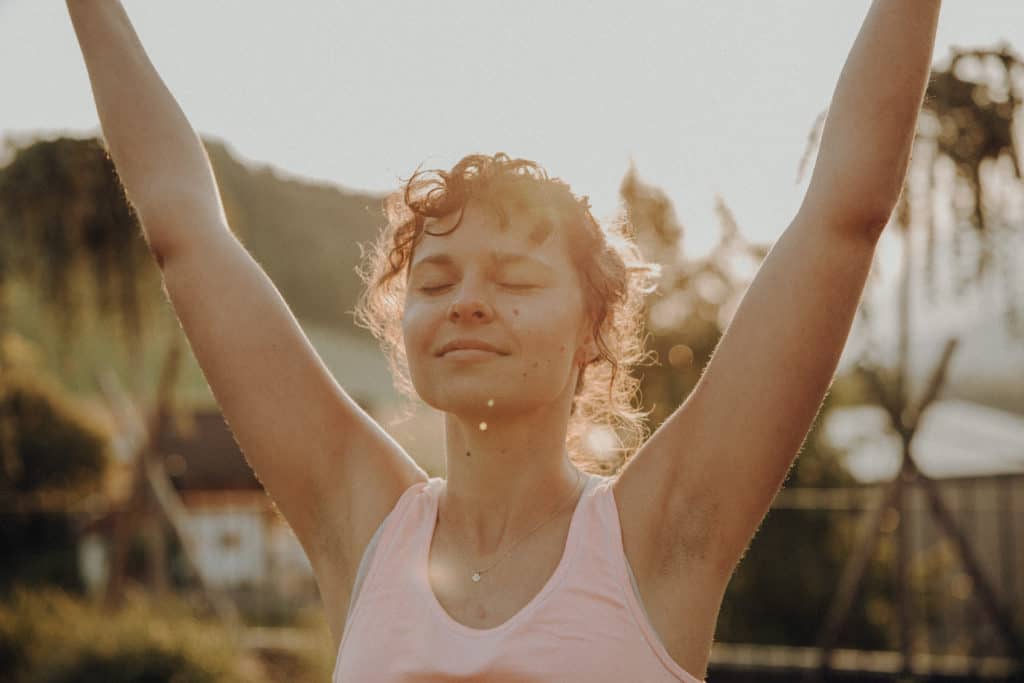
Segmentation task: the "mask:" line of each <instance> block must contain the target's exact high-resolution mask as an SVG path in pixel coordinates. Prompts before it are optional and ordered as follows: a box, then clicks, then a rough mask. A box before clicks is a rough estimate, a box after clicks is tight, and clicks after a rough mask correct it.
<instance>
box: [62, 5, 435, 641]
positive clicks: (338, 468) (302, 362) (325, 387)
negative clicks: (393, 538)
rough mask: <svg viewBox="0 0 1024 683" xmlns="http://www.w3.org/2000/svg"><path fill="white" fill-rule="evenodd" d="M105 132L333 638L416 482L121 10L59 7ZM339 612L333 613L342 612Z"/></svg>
mask: <svg viewBox="0 0 1024 683" xmlns="http://www.w3.org/2000/svg"><path fill="white" fill-rule="evenodd" d="M67 4H68V9H69V11H70V13H71V19H72V21H73V23H74V27H75V32H76V34H77V36H78V40H79V42H80V44H81V48H82V54H83V56H84V57H85V63H86V66H87V68H88V71H89V78H90V80H91V82H92V88H93V94H94V97H95V100H96V107H97V110H98V112H99V116H100V122H101V125H102V128H103V134H104V137H105V138H106V141H107V146H108V150H109V152H110V155H111V157H112V158H113V161H114V165H115V167H116V168H117V171H118V174H119V176H120V179H121V182H122V184H123V185H124V186H125V191H126V194H127V195H128V198H129V201H131V202H132V203H133V204H134V205H135V209H136V213H137V214H138V216H139V218H140V220H141V222H142V225H143V230H144V231H145V233H146V236H147V240H148V242H149V245H150V248H151V250H153V253H154V256H155V257H156V258H157V261H158V263H159V264H160V269H161V273H162V275H163V281H164V288H165V290H166V292H167V295H168V298H169V299H170V301H171V304H172V306H173V308H174V312H175V314H176V315H177V316H178V319H179V320H180V322H181V325H182V328H183V329H184V330H185V334H186V336H187V337H188V341H189V346H190V347H191V349H192V351H193V353H194V355H195V357H196V360H197V361H198V362H199V366H200V368H201V369H202V371H203V375H204V376H205V378H206V381H207V383H208V384H209V385H210V388H211V390H212V391H213V394H214V397H215V398H216V400H217V404H218V405H219V406H220V408H221V411H222V412H223V414H224V417H225V418H226V420H227V423H228V425H229V426H230V428H231V432H232V434H233V435H234V437H235V439H236V441H237V442H238V444H239V446H240V447H241V449H242V452H243V453H244V454H245V457H246V459H247V461H248V462H249V464H250V465H251V466H252V468H253V470H255V472H256V474H257V476H258V477H259V479H260V481H261V482H262V483H263V485H264V487H265V488H266V489H267V492H268V493H269V494H270V496H271V498H272V499H273V500H274V502H275V503H277V506H278V508H279V509H280V510H281V512H282V513H283V514H284V516H285V518H286V519H287V520H288V522H289V524H290V525H291V527H292V529H293V530H294V531H295V534H296V536H297V537H298V539H299V541H300V542H302V545H303V547H304V548H305V549H306V553H307V555H308V556H309V558H310V560H311V561H312V562H313V564H314V568H316V567H317V565H318V562H319V563H320V564H322V565H323V566H324V567H326V570H325V571H324V572H319V571H318V574H317V580H318V582H319V583H320V589H321V593H322V594H323V596H324V599H325V601H329V602H330V604H333V605H341V606H342V607H340V608H339V609H337V610H334V611H331V610H329V617H330V618H331V621H332V623H331V626H332V630H334V631H335V632H336V633H337V632H338V630H339V629H340V626H341V625H340V619H341V618H342V617H344V605H347V601H348V597H347V595H346V591H348V590H350V589H351V579H352V578H353V576H352V573H354V571H355V568H356V567H357V566H358V563H359V559H360V556H361V554H362V549H363V548H364V547H365V546H366V543H367V542H368V541H369V540H370V537H371V536H372V535H373V532H374V531H375V530H376V528H377V526H378V524H380V522H381V520H382V519H383V518H384V517H385V516H386V515H387V513H388V512H390V510H391V508H392V507H393V506H394V504H395V502H396V501H397V499H398V497H399V496H400V495H401V493H402V492H403V491H404V490H405V489H406V488H407V487H409V486H410V485H412V484H413V483H416V482H417V481H425V480H426V474H425V473H424V472H423V470H422V469H420V467H419V466H418V465H417V464H416V463H415V461H414V460H412V459H411V458H410V457H409V456H408V455H407V454H406V453H405V451H403V450H402V449H401V448H400V447H399V446H398V444H396V443H395V442H394V441H393V440H392V439H391V437H390V436H389V435H388V434H387V433H386V432H384V431H383V430H382V429H381V428H380V426H379V425H378V424H377V423H376V422H375V421H374V420H373V419H372V418H371V417H370V416H369V415H367V414H366V413H365V412H364V411H363V410H362V409H361V408H360V407H359V406H358V405H357V404H356V403H355V402H354V401H353V400H352V399H351V398H350V397H349V396H348V395H347V394H346V393H345V392H344V391H343V390H342V388H341V387H340V386H339V385H338V384H337V382H336V381H335V380H334V378H333V377H332V376H331V374H330V372H329V371H328V370H327V368H326V367H325V366H324V364H323V362H322V361H321V360H320V358H319V356H318V355H317V353H316V351H315V350H314V348H313V346H312V345H311V344H310V342H309V340H308V339H307V337H306V335H305V334H304V333H303V331H302V328H301V327H300V326H299V324H298V322H297V321H296V319H295V317H294V316H293V315H292V312H291V311H290V310H289V309H288V306H287V304H286V303H285V301H284V299H283V298H282V297H281V295H280V293H279V292H278V291H277V289H276V288H275V287H274V284H273V283H272V282H271V281H270V278H269V277H267V275H266V273H265V272H264V271H263V269H262V268H261V267H260V266H259V264H258V263H257V262H256V261H255V260H254V259H253V258H252V257H251V256H250V255H249V253H248V252H247V251H246V250H245V248H244V247H243V246H242V244H241V243H240V242H238V240H236V239H235V237H234V235H233V234H232V232H231V230H230V229H229V227H228V223H227V220H226V218H225V216H224V211H223V208H222V206H221V202H220V196H219V194H218V192H217V188H216V183H215V182H214V177H213V172H212V170H211V168H210V164H209V160H208V158H207V156H206V153H205V150H204V149H203V147H202V144H201V143H200V141H199V137H198V135H196V133H195V132H194V131H193V130H192V127H191V126H190V125H189V123H188V121H187V120H186V119H185V116H184V114H183V113H182V111H181V109H180V108H179V107H178V105H177V103H176V102H175V101H174V98H173V97H172V96H171V94H170V92H169V91H168V90H167V88H166V87H165V86H164V84H163V83H162V82H161V80H160V77H159V76H158V75H157V73H156V70H155V69H154V67H153V65H152V64H151V63H150V61H149V59H148V58H147V56H146V54H145V52H144V51H143V49H142V46H141V44H140V43H139V39H138V37H137V36H136V35H135V32H134V30H133V29H132V26H131V24H130V23H129V20H128V17H127V15H126V14H125V11H124V9H123V8H122V7H121V3H120V2H119V0H67ZM339 611H340V614H339Z"/></svg>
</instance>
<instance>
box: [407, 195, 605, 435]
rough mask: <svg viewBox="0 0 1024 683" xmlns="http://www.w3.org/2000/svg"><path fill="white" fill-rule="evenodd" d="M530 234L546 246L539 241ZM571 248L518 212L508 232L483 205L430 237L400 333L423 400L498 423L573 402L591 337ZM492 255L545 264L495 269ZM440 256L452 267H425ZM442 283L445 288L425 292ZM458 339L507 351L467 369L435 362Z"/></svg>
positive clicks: (435, 228) (418, 256)
mask: <svg viewBox="0 0 1024 683" xmlns="http://www.w3.org/2000/svg"><path fill="white" fill-rule="evenodd" d="M457 219H458V215H457V214H454V215H451V216H447V217H445V218H442V219H440V220H438V221H436V222H431V223H428V230H429V231H430V232H438V233H442V232H447V231H448V230H450V229H451V227H452V226H453V225H454V224H455V222H456V220H457ZM531 236H532V237H533V238H534V241H535V240H537V239H543V241H542V242H541V243H540V244H534V243H533V241H531ZM569 249H570V245H569V243H568V237H567V234H566V232H565V231H563V230H557V229H550V227H549V226H548V227H545V228H544V229H539V230H538V229H537V227H536V219H531V218H530V217H529V216H527V215H526V214H524V213H523V212H521V211H518V210H514V211H509V212H508V223H507V225H506V226H505V227H502V226H501V225H500V223H499V220H498V217H497V215H496V214H495V213H494V212H493V211H492V210H490V209H489V208H487V207H486V206H484V205H479V204H477V203H475V202H470V204H469V205H468V206H467V207H466V210H465V211H464V212H463V215H462V221H461V223H460V224H459V227H458V228H456V229H455V230H454V231H453V232H451V233H450V234H447V235H431V234H426V235H425V236H424V237H423V239H422V241H421V242H420V243H419V244H418V245H417V246H416V249H415V252H414V253H413V257H412V268H411V270H410V278H409V283H408V292H407V295H406V301H405V308H404V310H403V316H402V332H403V339H404V342H405V347H406V356H407V358H408V361H409V374H410V378H411V379H412V383H413V386H414V387H415V389H416V391H417V393H418V394H419V395H420V397H421V398H422V399H423V400H424V402H426V403H427V404H428V405H430V406H432V407H434V408H436V409H438V410H443V411H445V412H449V413H455V414H460V415H464V416H466V417H474V418H476V417H479V418H484V417H487V419H494V418H497V417H500V414H503V413H504V414H515V413H521V412H523V411H532V410H536V409H540V408H542V407H544V406H547V405H550V404H552V403H555V402H558V401H560V400H562V398H563V397H566V396H569V397H570V399H569V400H570V401H571V393H572V391H573V388H574V386H575V382H574V381H572V380H573V377H574V374H575V369H574V359H575V357H576V354H577V353H578V352H579V351H580V350H581V348H582V347H587V348H588V349H589V347H590V346H592V344H593V341H592V337H591V335H590V326H589V324H587V321H586V315H585V308H584V301H583V293H582V291H581V290H580V280H579V276H578V274H577V272H576V269H575V267H574V266H573V261H572V258H571V255H570V252H569ZM494 251H499V252H507V253H512V254H520V255H528V256H530V257H532V258H534V259H536V260H538V261H540V262H541V264H543V265H540V266H538V265H532V264H530V263H529V262H522V263H510V264H507V265H504V266H501V265H497V264H496V263H495V262H494V260H493V259H492V256H491V254H492V252H494ZM438 254H446V255H448V256H449V257H450V258H451V261H452V263H451V264H450V265H447V266H446V265H440V264H435V263H428V264H424V265H422V266H421V267H417V264H418V263H419V261H421V260H423V259H425V258H427V257H429V256H435V255H438ZM544 265H546V266H547V268H544ZM434 287H439V289H435V290H433V291H424V288H434ZM456 337H469V338H474V339H482V340H484V341H486V342H488V343H491V344H493V345H494V346H496V347H497V348H498V349H500V350H501V351H502V352H503V355H497V356H495V357H494V358H488V359H485V360H481V361H479V362H477V361H474V362H465V363H461V362H457V361H452V360H446V359H444V358H439V357H437V356H436V352H437V350H438V349H439V348H440V347H441V346H442V345H443V344H444V343H446V342H447V341H450V340H451V339H454V338H456ZM542 364H543V365H542ZM541 367H543V368H544V371H543V372H540V368H541ZM492 398H493V400H494V405H493V406H492V405H490V404H489V403H488V401H489V400H490V399H492ZM496 413H498V414H499V415H495V414H496Z"/></svg>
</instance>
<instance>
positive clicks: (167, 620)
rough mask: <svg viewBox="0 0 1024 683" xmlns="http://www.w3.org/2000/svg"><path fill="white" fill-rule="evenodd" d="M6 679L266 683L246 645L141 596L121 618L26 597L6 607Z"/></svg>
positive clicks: (2, 657)
mask: <svg viewBox="0 0 1024 683" xmlns="http://www.w3.org/2000/svg"><path fill="white" fill-rule="evenodd" d="M0 678H3V680H6V681H12V683H72V682H74V681H105V682H107V683H150V682H156V681H190V682H192V681H194V682H196V683H203V682H209V683H230V682H233V681H259V680H265V679H263V678H262V676H261V671H260V670H259V668H258V667H257V668H253V666H252V665H249V666H246V660H245V659H244V658H243V657H242V650H241V646H240V644H239V642H238V641H237V639H236V638H234V637H233V636H232V635H231V634H230V633H229V632H227V631H226V630H225V629H223V628H222V627H220V626H218V625H216V624H213V623H210V622H206V621H202V620H200V619H197V618H195V617H194V616H192V615H191V613H190V612H189V610H188V608H187V607H186V606H185V605H184V604H182V603H178V602H173V601H165V602H150V601H149V600H147V599H144V598H143V597H141V596H137V597H136V598H135V599H134V600H132V601H130V602H129V603H128V604H127V605H126V606H125V607H124V608H123V609H121V610H120V611H118V612H107V611H106V610H103V609H101V608H98V607H96V606H93V605H90V604H88V603H85V602H82V601H80V600H78V599H75V598H73V597H71V596H69V595H67V594H66V593H63V592H60V591H55V590H45V591H28V590H24V589H19V590H18V591H16V592H15V593H14V596H13V600H12V601H11V602H9V603H7V604H5V605H3V606H0Z"/></svg>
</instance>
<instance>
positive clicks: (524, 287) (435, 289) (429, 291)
mask: <svg viewBox="0 0 1024 683" xmlns="http://www.w3.org/2000/svg"><path fill="white" fill-rule="evenodd" d="M501 286H502V287H507V288H508V289H514V290H517V291H524V290H527V289H536V288H537V285H527V284H517V283H512V282H502V283H501ZM448 287H451V285H447V284H446V285H434V286H433V287H420V291H421V292H424V293H426V294H434V293H436V292H440V291H441V290H442V289H447V288H448Z"/></svg>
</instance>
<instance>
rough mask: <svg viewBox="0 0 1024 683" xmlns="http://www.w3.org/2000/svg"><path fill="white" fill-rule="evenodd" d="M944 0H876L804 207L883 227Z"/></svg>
mask: <svg viewBox="0 0 1024 683" xmlns="http://www.w3.org/2000/svg"><path fill="white" fill-rule="evenodd" d="M940 5H941V2H940V0H875V2H873V3H872V5H871V8H870V9H869V10H868V14H867V17H866V18H865V19H864V24H863V25H862V26H861V29H860V33H859V34H858V35H857V39H856V41H855V42H854V44H853V48H852V49H851V50H850V54H849V56H848V57H847V59H846V64H845V66H844V67H843V71H842V73H841V74H840V76H839V82H838V84H837V85H836V89H835V93H834V94H833V96H832V104H831V105H830V107H829V110H828V116H827V117H826V119H825V127H824V130H823V131H822V135H821V147H820V149H819V151H818V159H817V161H816V162H815V167H814V173H813V175H812V176H811V183H810V186H809V187H808V189H807V195H806V196H805V198H804V207H805V209H806V210H807V211H809V212H810V213H812V214H813V215H815V216H819V217H835V218H836V220H837V223H838V224H840V225H847V224H849V225H851V226H852V227H853V229H855V230H856V229H860V227H861V226H862V225H863V224H865V223H866V224H868V225H869V226H870V227H871V229H872V230H873V231H881V230H882V228H884V227H885V224H886V223H887V222H888V220H889V216H890V215H891V213H892V211H893V209H894V208H895V207H896V202H897V201H898V199H899V195H900V191H901V190H902V188H903V182H904V180H905V178H906V175H907V166H908V163H909V161H910V148H911V143H912V142H913V140H914V133H915V132H916V130H917V116H918V112H919V111H920V110H921V102H922V100H923V99H924V92H925V88H926V86H927V84H928V75H929V73H930V72H931V63H932V51H933V49H934V46H935V30H936V26H937V24H938V19H939V8H940Z"/></svg>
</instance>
